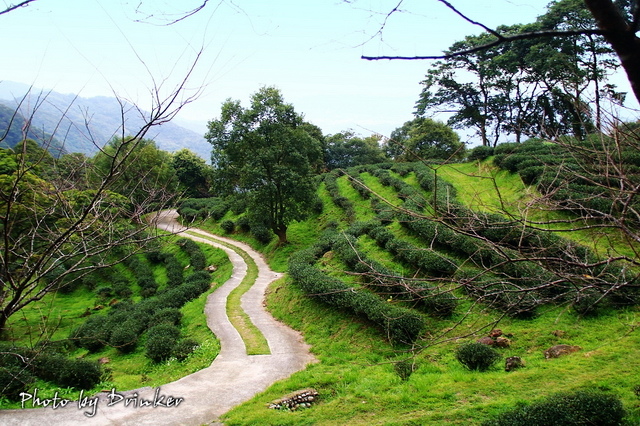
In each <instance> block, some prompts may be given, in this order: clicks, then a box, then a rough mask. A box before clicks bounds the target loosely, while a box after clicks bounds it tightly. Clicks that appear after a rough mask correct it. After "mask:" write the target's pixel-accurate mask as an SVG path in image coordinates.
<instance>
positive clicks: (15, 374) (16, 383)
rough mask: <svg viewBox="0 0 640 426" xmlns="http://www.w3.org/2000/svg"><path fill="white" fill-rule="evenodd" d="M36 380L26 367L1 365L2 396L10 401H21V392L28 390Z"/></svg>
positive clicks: (0, 387) (0, 393)
mask: <svg viewBox="0 0 640 426" xmlns="http://www.w3.org/2000/svg"><path fill="white" fill-rule="evenodd" d="M35 380H36V379H35V377H33V375H32V374H31V373H30V372H29V371H28V370H27V369H25V368H24V367H17V366H14V365H6V366H0V396H3V397H5V398H7V399H8V400H9V401H19V400H20V393H21V392H26V391H27V390H28V389H29V388H30V387H31V385H32V384H33V383H34V382H35Z"/></svg>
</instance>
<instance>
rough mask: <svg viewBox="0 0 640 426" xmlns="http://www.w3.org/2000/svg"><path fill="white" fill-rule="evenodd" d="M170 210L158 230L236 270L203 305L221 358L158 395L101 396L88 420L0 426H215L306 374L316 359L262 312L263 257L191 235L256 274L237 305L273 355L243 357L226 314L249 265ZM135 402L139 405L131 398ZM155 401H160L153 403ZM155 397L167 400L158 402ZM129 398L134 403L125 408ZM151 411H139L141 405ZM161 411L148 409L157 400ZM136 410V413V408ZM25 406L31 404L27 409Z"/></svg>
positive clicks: (1, 417)
mask: <svg viewBox="0 0 640 426" xmlns="http://www.w3.org/2000/svg"><path fill="white" fill-rule="evenodd" d="M177 217H178V214H177V212H176V211H175V210H166V211H163V212H161V213H160V214H159V216H158V218H157V219H158V223H157V226H158V228H160V229H164V230H167V231H169V232H172V233H176V234H178V235H180V236H184V237H187V238H191V239H193V240H196V241H199V242H203V243H206V244H211V245H213V246H216V247H219V248H221V249H222V250H224V251H225V252H226V253H227V255H228V256H229V259H230V260H231V262H232V263H233V273H232V275H231V278H230V279H229V280H228V281H227V282H225V283H224V284H223V285H222V286H221V287H220V288H218V289H217V290H216V291H214V292H213V293H211V294H210V295H209V297H208V299H207V303H206V305H205V314H206V317H207V325H208V326H209V328H211V330H212V331H213V332H214V333H215V334H216V336H217V337H218V338H219V339H220V345H221V351H220V354H219V355H218V356H217V357H216V359H215V360H214V361H213V363H212V364H211V365H210V366H209V367H207V368H204V369H202V370H200V371H198V372H196V373H193V374H191V375H189V376H186V377H183V378H181V379H179V380H177V381H175V382H172V383H168V384H165V385H162V386H161V387H159V388H149V387H147V388H141V389H136V390H132V391H126V392H119V391H117V390H116V392H117V394H119V395H122V396H123V397H125V399H123V400H119V402H117V401H118V398H119V397H118V396H114V397H112V398H111V399H109V398H108V396H107V395H108V394H106V393H102V394H101V396H100V399H99V401H98V402H97V404H96V406H97V409H95V415H93V416H92V417H88V416H87V415H85V413H92V412H93V411H94V408H93V407H91V406H89V405H87V406H85V407H80V406H79V405H80V404H79V401H78V402H76V401H73V402H69V403H68V404H67V405H66V407H58V408H57V409H55V410H54V409H52V408H51V407H52V406H51V405H49V406H48V407H47V408H37V409H29V410H27V409H25V410H2V411H0V424H2V425H38V426H41V425H43V424H47V425H65V426H66V425H189V426H190V425H202V424H216V422H217V421H218V419H219V417H220V416H221V415H222V414H224V413H226V412H227V411H229V410H230V409H231V408H233V407H235V406H236V405H239V404H241V403H243V402H245V401H247V400H249V399H251V398H252V397H253V396H254V395H256V394H257V393H259V392H261V391H263V390H265V389H266V388H267V387H269V386H270V385H271V384H273V383H275V382H276V381H278V380H282V379H284V378H287V377H289V376H290V375H291V374H293V373H295V372H297V371H300V370H302V369H304V368H305V366H306V365H307V364H309V363H312V362H316V359H315V357H314V356H313V355H311V353H310V352H309V346H308V345H307V344H305V343H304V341H303V339H302V336H301V335H300V333H298V332H297V331H295V330H293V329H291V328H289V327H288V326H286V325H284V324H283V323H281V322H278V321H276V320H275V319H274V318H273V317H272V316H271V315H270V314H269V313H268V312H267V311H266V310H265V308H264V304H263V299H264V294H265V291H266V289H267V287H268V285H269V284H270V283H271V282H273V281H274V280H275V279H277V278H279V277H280V276H281V274H278V273H275V272H273V271H272V270H271V269H270V268H269V266H268V265H267V264H266V262H265V261H264V259H263V258H262V256H261V255H260V254H259V253H257V252H256V251H255V250H253V249H252V248H251V247H250V246H248V245H247V244H244V243H241V242H238V241H234V240H231V239H228V238H224V237H219V236H214V235H211V234H208V233H207V232H205V231H202V230H200V229H195V228H190V229H189V231H190V232H193V233H197V234H200V235H202V236H203V237H205V236H206V237H209V238H215V239H218V240H221V241H224V242H225V243H227V244H232V245H234V246H236V247H238V248H240V249H241V250H243V251H245V252H247V253H248V254H249V255H250V256H251V258H252V259H253V260H254V262H255V263H256V265H257V267H258V278H257V279H256V282H255V284H254V285H253V286H252V287H251V289H250V290H248V291H247V292H246V293H245V294H244V295H243V296H242V299H241V306H242V308H243V309H244V310H245V312H246V313H247V314H248V315H249V318H251V321H252V322H253V323H254V324H255V325H256V327H258V329H259V330H260V331H261V332H262V333H263V334H264V336H265V338H266V339H267V342H268V344H269V349H270V351H271V354H270V355H247V354H246V350H245V346H244V342H243V341H242V339H241V338H240V335H239V333H238V332H237V331H236V329H235V328H234V327H233V326H232V325H231V322H230V321H229V319H228V318H227V315H226V300H227V296H228V295H229V293H230V292H231V291H232V290H233V289H234V288H235V287H236V286H238V285H239V284H240V282H241V281H242V279H243V278H244V275H245V274H246V271H247V265H246V263H245V262H244V260H243V259H242V257H241V256H240V255H238V254H237V253H236V252H235V251H233V250H231V249H230V248H228V247H225V246H224V245H221V244H216V243H215V242H212V241H211V240H209V239H206V238H201V237H197V236H194V235H191V234H186V233H184V231H186V228H184V227H183V226H182V225H180V224H179V223H178V222H177V220H176V219H177ZM136 395H137V398H134V397H135V396H136ZM156 395H158V396H157V397H156ZM169 396H172V397H174V398H184V400H183V401H182V402H180V403H179V405H177V406H173V407H165V406H162V404H167V401H168V397H169ZM160 397H164V399H162V400H160ZM126 398H131V400H130V401H131V403H130V404H129V406H125V404H124V401H125V400H126ZM142 400H147V401H150V402H151V404H150V405H149V406H146V407H141V406H140V405H141V401H142ZM158 400H160V404H156V406H155V407H154V406H153V402H154V401H158ZM136 402H137V403H138V406H137V407H135V406H134V403H136ZM26 406H27V407H28V406H29V402H27V405H26Z"/></svg>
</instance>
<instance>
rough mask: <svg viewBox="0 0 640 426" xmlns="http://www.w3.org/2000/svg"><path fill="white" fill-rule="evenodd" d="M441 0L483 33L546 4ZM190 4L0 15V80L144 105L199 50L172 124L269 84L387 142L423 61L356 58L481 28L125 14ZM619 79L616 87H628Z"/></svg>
mask: <svg viewBox="0 0 640 426" xmlns="http://www.w3.org/2000/svg"><path fill="white" fill-rule="evenodd" d="M15 1H16V0H14V1H13V2H14V3H15ZM450 1H451V3H453V4H454V5H455V6H456V7H458V8H459V9H460V10H461V11H463V12H465V13H466V14H468V16H470V17H472V18H473V19H475V20H477V21H480V22H482V23H484V24H486V25H489V26H497V25H499V24H516V23H527V22H531V21H533V20H534V19H535V18H536V17H537V16H538V15H541V14H543V13H544V11H545V6H546V4H547V3H548V0H450ZM3 2H4V4H5V5H6V4H8V3H11V2H12V1H10V0H3V1H0V7H1V6H2V5H3ZM200 2H201V0H180V1H178V0H174V1H170V0H142V1H140V0H131V1H126V0H38V1H37V2H35V3H33V4H32V5H31V6H29V7H26V8H23V9H20V10H17V11H14V12H11V13H9V14H6V15H0V34H1V37H2V40H3V43H2V48H1V49H2V56H1V57H2V61H1V62H0V80H8V81H17V82H21V83H27V84H33V85H34V86H35V87H39V88H46V89H53V90H55V91H58V92H62V93H79V94H80V95H81V96H83V97H90V96H97V95H105V96H112V95H113V91H114V90H115V91H116V92H117V93H118V94H119V95H121V96H124V97H125V98H127V99H129V100H132V101H134V102H138V103H139V104H140V105H141V106H142V107H146V105H147V104H148V100H149V92H150V88H151V87H153V82H152V79H151V75H152V76H153V78H154V79H155V80H156V82H161V81H163V80H165V79H166V83H165V84H166V85H167V86H168V87H173V85H175V84H176V83H177V82H178V81H179V80H180V79H181V78H182V77H183V75H184V73H185V71H186V70H187V68H188V66H189V65H190V63H191V61H192V60H193V58H194V55H195V53H194V52H195V51H196V50H197V49H199V48H200V47H201V46H203V45H204V46H205V51H204V55H203V57H202V58H201V61H200V63H199V64H198V66H197V69H196V73H195V75H194V77H193V78H192V80H191V82H190V85H191V87H200V86H205V89H204V92H203V94H202V95H201V96H200V98H199V99H198V100H197V101H195V102H194V103H192V104H191V105H190V106H188V107H187V108H185V109H184V110H183V111H182V112H181V114H180V117H179V118H181V119H185V120H194V121H198V122H200V123H201V124H202V127H203V128H204V125H205V124H206V122H207V121H208V120H210V119H212V118H215V117H217V116H218V114H219V112H220V105H221V104H222V102H224V101H225V100H226V99H227V98H232V99H239V100H241V101H242V103H243V105H245V106H246V105H247V103H248V99H249V97H250V95H251V94H253V93H255V92H256V91H257V90H258V89H259V88H260V87H261V86H264V85H273V86H276V87H278V88H279V89H280V90H281V92H282V94H283V96H284V98H285V101H286V102H289V103H292V104H293V105H294V107H295V109H296V111H297V112H299V113H302V114H303V115H304V116H305V118H306V120H308V121H310V122H311V123H313V124H316V125H317V126H319V127H320V128H321V129H322V130H323V132H324V133H325V134H331V133H336V132H339V131H341V130H346V129H350V128H351V129H353V130H355V131H356V132H357V133H360V134H362V135H365V136H366V135H369V134H371V133H381V134H383V135H389V133H390V132H391V131H392V130H393V129H395V128H396V127H399V126H401V125H402V123H403V122H405V121H407V120H410V119H411V118H412V112H413V109H414V104H415V102H416V100H417V99H418V96H419V93H420V90H421V86H420V84H419V83H420V81H421V80H422V78H423V77H424V75H425V73H426V70H427V69H428V67H429V64H430V62H429V61H374V62H369V61H365V60H362V59H360V56H361V55H383V54H389V55H409V56H410V55H427V54H439V53H440V52H441V51H442V50H444V49H446V48H448V47H449V46H450V45H451V44H452V43H453V42H455V41H458V40H461V39H462V38H464V36H466V35H470V34H475V33H479V32H480V29H479V28H477V27H474V26H472V25H470V24H468V23H466V22H463V21H462V19H461V18H459V17H458V16H456V15H455V14H454V13H453V12H451V11H450V10H448V9H447V8H445V7H444V6H443V5H442V4H441V3H439V2H438V1H437V0H405V1H404V2H403V4H402V7H401V8H402V9H405V10H408V11H410V12H412V13H398V14H394V15H393V16H392V17H391V18H390V19H389V20H388V22H387V23H386V27H385V29H384V32H383V36H382V39H380V37H375V34H376V32H377V30H378V29H379V27H380V25H381V23H382V20H383V18H384V16H383V15H380V14H376V13H373V12H371V10H374V11H385V12H386V11H390V10H391V9H393V7H394V6H396V5H397V4H398V2H399V0H391V1H389V0H357V1H353V0H352V1H350V2H349V3H351V4H349V3H347V2H344V1H341V0H235V1H228V0H227V1H224V2H220V0H209V5H208V6H207V7H206V8H205V9H204V10H202V11H200V12H199V13H197V14H196V15H194V16H192V17H190V18H188V19H186V20H184V21H182V22H180V23H178V24H176V25H172V26H161V25H154V23H158V22H160V21H159V20H156V19H153V18H151V19H147V20H146V23H139V22H135V21H136V20H137V19H142V18H145V16H146V15H145V14H137V13H136V7H137V6H138V4H140V3H141V4H142V6H143V8H144V9H143V10H144V11H145V12H146V13H147V14H152V13H154V12H158V11H161V10H162V11H165V12H166V11H169V12H171V11H176V9H175V8H176V7H177V6H175V5H176V4H178V5H180V6H179V7H180V8H181V11H185V10H189V9H191V8H193V7H195V6H196V5H197V4H198V3H200ZM157 16H160V15H157ZM136 54H137V56H139V58H137V57H136ZM141 60H142V61H144V64H145V65H146V68H147V69H148V71H147V70H145V66H143V64H142V63H141ZM625 83H626V81H625V80H624V79H622V85H620V89H621V90H629V89H628V88H627V87H625V86H623V85H624V84H625ZM0 84H1V83H0ZM627 86H628V83H627ZM436 118H437V117H436ZM442 119H443V120H444V117H443V118H442Z"/></svg>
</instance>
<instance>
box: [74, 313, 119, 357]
mask: <svg viewBox="0 0 640 426" xmlns="http://www.w3.org/2000/svg"><path fill="white" fill-rule="evenodd" d="M69 338H70V339H71V340H72V341H73V342H74V343H75V344H76V345H77V346H78V347H80V348H85V349H87V350H88V351H89V352H96V351H99V350H100V349H102V348H103V347H104V345H105V344H106V342H107V341H108V338H109V334H108V332H107V330H105V327H104V317H102V316H99V315H96V316H91V317H89V318H87V320H86V321H85V322H84V323H83V324H82V325H80V326H79V327H78V328H76V329H75V330H74V331H73V332H72V333H71V335H70V336H69Z"/></svg>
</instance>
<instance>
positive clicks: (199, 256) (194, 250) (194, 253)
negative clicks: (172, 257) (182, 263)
mask: <svg viewBox="0 0 640 426" xmlns="http://www.w3.org/2000/svg"><path fill="white" fill-rule="evenodd" d="M176 243H177V244H178V245H179V246H180V248H181V249H182V250H184V251H185V252H186V253H187V255H188V256H189V260H190V265H191V268H193V270H195V271H202V270H203V269H204V268H206V267H207V257H206V256H205V254H204V252H203V251H202V248H200V245H199V244H198V243H196V242H195V241H193V240H191V239H189V238H181V239H179V240H178V241H177V242H176Z"/></svg>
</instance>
